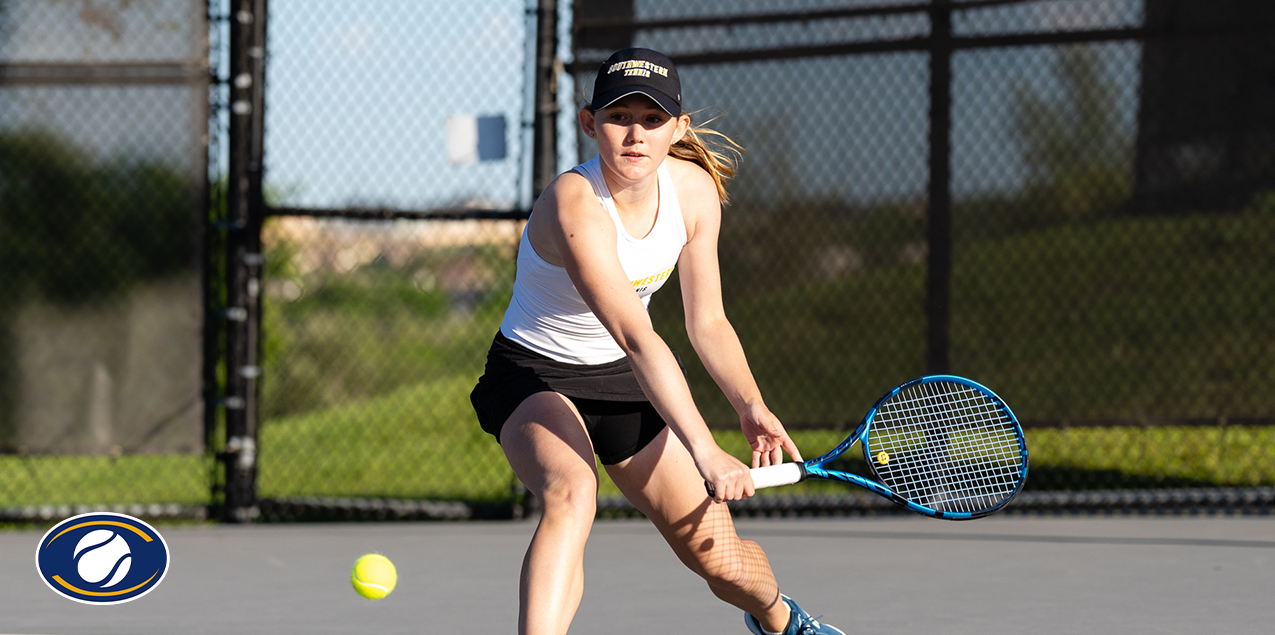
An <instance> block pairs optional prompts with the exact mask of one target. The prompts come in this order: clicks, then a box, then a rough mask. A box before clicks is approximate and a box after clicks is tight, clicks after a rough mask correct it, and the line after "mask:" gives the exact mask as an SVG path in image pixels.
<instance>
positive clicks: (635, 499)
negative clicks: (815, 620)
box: [606, 428, 788, 632]
mask: <svg viewBox="0 0 1275 635" xmlns="http://www.w3.org/2000/svg"><path fill="white" fill-rule="evenodd" d="M606 470H607V474H609V475H610V476H611V480H613V481H615V484H616V485H618V486H619V488H620V491H622V492H623V493H624V495H625V496H626V497H627V498H628V499H629V501H630V502H631V503H633V504H634V506H636V507H637V508H638V510H640V511H641V512H642V513H643V514H646V517H647V518H649V519H651V522H653V523H655V526H656V528H657V529H659V531H660V533H661V534H663V536H664V539H665V540H667V541H668V543H669V546H671V547H672V548H673V551H674V552H675V553H676V554H677V557H678V558H680V559H681V560H682V562H683V563H684V564H685V565H686V566H687V567H689V568H690V569H691V570H692V571H694V572H695V573H697V574H699V576H700V577H702V578H704V581H705V582H707V583H708V587H709V589H711V590H712V591H713V594H714V595H716V596H717V597H719V598H721V599H722V600H724V601H726V602H728V603H730V604H732V605H734V606H736V607H739V608H740V609H742V610H744V611H746V612H747V613H749V614H750V615H752V616H753V617H755V618H757V620H758V621H759V622H761V625H762V627H763V628H765V629H766V630H768V631H771V632H782V631H783V630H784V627H785V626H787V624H788V607H787V606H786V605H785V604H784V603H783V602H781V601H780V599H779V584H778V583H777V582H776V581H775V574H774V572H772V571H771V569H770V561H768V560H767V559H766V554H765V553H764V552H762V550H761V547H760V546H758V545H757V543H755V542H753V541H751V540H742V539H740V538H739V536H738V535H736V533H735V524H734V522H733V521H732V520H731V516H730V510H729V509H727V507H726V505H724V504H716V503H713V501H712V500H711V499H709V498H708V496H707V494H706V493H705V492H704V488H703V487H702V486H701V485H700V484H701V483H703V480H702V479H701V478H700V475H699V471H698V470H696V469H695V462H694V461H693V460H692V459H691V455H690V452H688V451H687V450H686V447H685V446H683V445H682V442H681V441H680V440H678V438H677V437H676V436H675V435H673V434H672V433H671V431H670V430H669V429H668V428H665V429H664V431H663V432H662V433H660V436H658V437H656V439H655V441H653V442H652V443H651V444H650V445H648V446H647V447H645V448H643V449H642V451H640V452H638V453H637V455H635V456H633V457H632V458H629V459H627V460H625V461H622V462H620V463H618V464H616V465H608V466H606Z"/></svg>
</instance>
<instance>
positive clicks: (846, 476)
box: [801, 375, 1027, 520]
mask: <svg viewBox="0 0 1275 635" xmlns="http://www.w3.org/2000/svg"><path fill="white" fill-rule="evenodd" d="M934 382H950V383H955V384H961V385H964V386H968V387H969V388H973V389H974V390H977V391H979V392H981V393H983V394H984V395H986V396H987V397H988V398H989V399H990V400H991V401H992V402H994V403H995V404H996V405H997V406H998V407H999V408H1000V409H1001V410H1002V411H1003V412H1004V414H1005V416H1006V417H1007V418H1008V419H1009V420H1010V421H1011V422H1013V424H1014V429H1015V433H1016V434H1017V435H1018V442H1019V443H1018V447H1019V448H1020V453H1021V456H1022V470H1021V472H1020V474H1019V479H1018V483H1017V485H1016V486H1015V488H1014V490H1013V491H1012V492H1011V493H1010V494H1009V496H1007V497H1005V499H1004V500H1002V501H1001V502H1000V503H998V504H997V505H995V506H993V507H991V508H988V509H984V510H979V511H977V512H952V511H941V510H937V509H932V508H930V507H926V506H925V505H921V504H920V503H916V502H913V501H911V500H908V499H906V498H903V497H902V496H899V495H898V494H896V493H894V491H892V490H891V489H890V488H889V487H886V486H885V485H883V484H881V483H879V482H877V481H874V480H872V479H868V478H864V477H862V476H860V475H858V474H853V473H850V472H842V471H840V470H831V469H825V468H824V467H823V465H824V464H825V463H827V462H829V461H832V460H833V459H836V458H837V457H839V456H841V455H842V454H843V453H844V452H845V451H846V450H848V449H850V446H852V445H854V444H855V443H858V444H859V446H860V448H861V449H862V450H863V457H864V462H865V463H867V465H868V469H869V470H871V471H872V476H874V477H878V478H879V475H878V474H877V471H876V468H875V466H874V465H873V462H872V459H871V456H870V449H869V447H868V433H869V431H870V430H871V429H872V421H873V419H874V418H875V417H876V415H877V411H878V410H879V409H880V408H881V405H882V404H884V403H885V402H887V401H889V400H890V398H891V397H894V396H895V395H897V394H898V393H899V392H901V391H903V390H907V389H908V388H912V387H913V386H918V385H921V384H927V383H934ZM801 466H802V473H803V479H802V480H805V478H808V477H815V478H821V479H826V480H831V481H842V482H845V483H850V484H852V485H858V486H859V487H862V488H864V489H866V490H868V491H870V492H873V493H875V494H879V495H881V496H884V497H885V498H888V499H890V500H891V501H893V502H895V503H897V504H898V505H901V506H903V507H906V508H908V509H910V510H912V511H914V512H916V513H918V514H924V515H926V516H930V517H932V518H941V519H944V520H971V519H974V518H982V517H984V516H987V515H989V514H993V513H996V512H997V511H999V510H1000V509H1002V508H1004V507H1005V505H1007V504H1009V501H1011V500H1013V498H1014V496H1016V495H1017V494H1018V492H1019V491H1021V490H1022V488H1023V483H1026V482H1027V439H1026V438H1025V437H1024V436H1023V427H1022V425H1020V424H1019V423H1018V418H1017V417H1015V416H1014V412H1013V411H1012V410H1010V408H1009V405H1008V404H1006V403H1005V400H1003V399H1001V398H1000V396H999V395H997V394H996V393H995V392H992V390H991V389H990V388H988V387H986V386H984V385H982V384H980V383H978V382H976V381H973V380H970V379H966V378H964V377H957V376H955V375H926V376H924V377H917V378H916V379H913V380H911V381H908V382H905V383H903V384H900V385H899V386H897V387H895V388H894V389H893V390H891V391H890V392H888V393H886V394H885V395H884V396H882V397H881V398H880V399H878V400H877V402H876V403H875V404H873V406H872V409H870V410H868V413H867V414H865V415H864V416H863V421H862V422H861V423H860V424H859V427H858V429H856V430H855V432H854V434H851V435H850V436H849V437H847V438H846V440H845V441H842V442H841V445H838V446H837V447H836V448H834V449H833V450H832V451H830V452H828V453H827V454H824V455H823V456H820V457H818V458H814V459H811V460H809V461H806V462H804V463H802V464H801Z"/></svg>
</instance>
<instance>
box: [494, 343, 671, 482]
mask: <svg viewBox="0 0 1275 635" xmlns="http://www.w3.org/2000/svg"><path fill="white" fill-rule="evenodd" d="M673 356H674V358H676V359H677V363H678V366H680V367H681V369H682V374H683V375H685V374H686V367H685V366H684V365H683V364H682V359H681V358H680V357H678V355H677V352H676V351H673ZM538 392H556V393H559V394H561V395H563V396H564V397H567V398H568V399H570V400H571V401H572V403H573V404H575V406H576V409H577V410H578V411H579V412H580V414H581V416H582V417H583V418H584V420H585V425H586V427H587V428H588V429H589V434H590V437H591V438H592V439H593V442H594V450H595V451H596V452H597V453H598V456H599V458H600V459H601V460H602V462H603V463H604V464H613V463H618V462H619V461H621V460H623V459H625V458H628V457H629V456H632V455H633V454H635V453H636V452H637V451H638V450H640V449H641V448H642V447H645V446H646V445H647V444H648V443H650V441H651V440H652V439H653V438H654V437H655V436H656V435H657V434H659V433H660V432H661V431H662V430H663V429H664V427H665V425H666V424H665V422H664V420H663V419H662V418H660V416H659V414H658V413H656V411H655V408H654V407H653V406H651V404H650V401H649V400H648V399H647V397H646V394H645V393H644V392H642V387H641V386H640V385H639V384H638V382H637V377H636V376H635V375H634V374H633V368H632V367H631V366H630V365H629V360H628V358H627V357H622V358H620V359H618V360H616V361H614V362H608V363H605V364H571V363H567V362H560V361H557V360H555V359H551V358H548V357H545V356H544V355H541V354H539V353H537V352H535V351H532V350H530V349H528V348H527V347H525V346H523V345H521V344H519V343H517V342H514V341H513V340H510V339H509V338H507V337H505V336H504V334H503V333H500V332H497V333H496V337H495V339H494V340H493V341H492V343H491V349H490V350H489V351H488V353H487V365H486V368H485V369H484V370H483V376H482V377H481V378H479V380H478V385H477V386H475V387H474V390H473V392H471V393H470V395H469V400H470V402H471V403H472V404H473V406H474V412H475V413H477V415H478V423H479V425H481V426H482V429H483V430H484V431H486V432H487V433H489V434H491V435H493V436H495V437H496V439H497V440H499V439H500V430H501V428H503V427H504V425H505V421H507V420H508V419H509V416H510V415H512V414H513V412H514V410H516V409H517V408H518V406H519V405H521V404H522V402H523V401H524V400H526V399H527V397H530V396H531V395H534V394H536V393H538Z"/></svg>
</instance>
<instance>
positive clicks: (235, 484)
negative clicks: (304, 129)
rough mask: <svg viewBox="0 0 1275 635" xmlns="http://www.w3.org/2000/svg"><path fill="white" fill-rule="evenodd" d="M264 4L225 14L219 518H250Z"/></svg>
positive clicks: (253, 506) (253, 507) (254, 0)
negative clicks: (226, 149)
mask: <svg viewBox="0 0 1275 635" xmlns="http://www.w3.org/2000/svg"><path fill="white" fill-rule="evenodd" d="M265 24H266V0H240V1H239V2H237V3H235V5H234V7H233V8H232V10H231V16H230V140H229V141H230V157H229V176H228V192H227V216H228V219H227V220H228V221H229V223H228V224H229V229H228V232H227V236H226V307H227V308H226V397H225V407H226V446H225V450H224V453H223V454H222V460H223V461H224V462H225V466H224V467H225V470H226V492H225V504H224V507H223V509H222V515H221V516H222V520H223V521H225V522H231V523H243V522H249V521H251V520H252V519H253V518H255V517H256V516H257V515H258V513H259V512H258V508H257V499H256V477H257V460H256V459H257V395H258V382H257V378H258V377H259V376H260V375H261V367H260V365H259V362H258V346H259V342H260V338H259V330H260V324H261V321H260V316H261V294H260V291H261V270H262V264H263V263H264V258H263V256H262V254H261V218H262V212H263V202H262V193H261V171H262V131H263V125H262V123H263V119H264V117H263V115H264V113H263V106H264V85H263V84H264V79H265V61H266V60H265V44H266V38H265V34H266V33H265Z"/></svg>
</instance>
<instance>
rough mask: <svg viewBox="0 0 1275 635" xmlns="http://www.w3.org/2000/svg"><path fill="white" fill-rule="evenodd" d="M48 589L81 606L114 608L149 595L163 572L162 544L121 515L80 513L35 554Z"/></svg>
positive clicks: (48, 536) (137, 522)
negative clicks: (95, 605)
mask: <svg viewBox="0 0 1275 635" xmlns="http://www.w3.org/2000/svg"><path fill="white" fill-rule="evenodd" d="M35 568H36V570H37V571H39V572H40V578H41V579H43V580H44V583H45V584H47V585H49V588H50V589H53V590H54V591H55V592H57V594H58V595H61V596H62V597H64V598H67V599H71V600H75V601H76V602H83V603H85V604H120V603H122V602H128V601H130V600H136V599H137V598H140V597H142V596H143V595H146V594H147V593H150V592H151V590H152V589H154V588H155V587H156V586H159V583H160V582H161V581H163V579H164V574H166V573H168V544H167V543H165V542H164V537H163V536H160V535H159V532H158V531H155V528H154V527H151V526H150V525H148V524H146V523H144V522H142V521H140V520H138V519H136V518H133V517H132V516H126V515H124V514H115V513H111V512H95V513H91V514H80V515H79V516H74V517H72V518H68V519H66V520H64V521H62V522H60V523H58V524H57V526H55V527H54V528H53V529H50V530H49V531H48V533H46V534H44V538H41V539H40V546H39V547H38V548H36V551H35Z"/></svg>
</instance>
